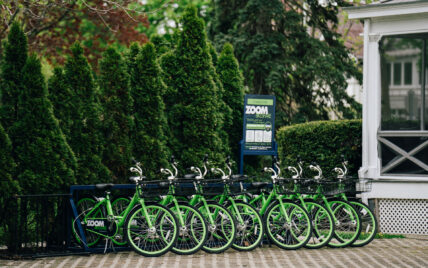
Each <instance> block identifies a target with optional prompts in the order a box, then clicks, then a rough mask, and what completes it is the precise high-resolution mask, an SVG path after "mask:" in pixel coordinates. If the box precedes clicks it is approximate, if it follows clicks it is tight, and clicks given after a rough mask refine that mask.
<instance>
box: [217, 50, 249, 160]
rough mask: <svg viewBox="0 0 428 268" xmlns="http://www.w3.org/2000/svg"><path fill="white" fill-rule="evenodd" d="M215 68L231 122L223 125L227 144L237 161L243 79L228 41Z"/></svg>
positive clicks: (240, 136) (240, 135)
mask: <svg viewBox="0 0 428 268" xmlns="http://www.w3.org/2000/svg"><path fill="white" fill-rule="evenodd" d="M216 68H217V73H218V75H219V77H220V80H221V82H222V84H223V89H224V90H223V100H224V102H225V103H226V105H227V106H228V107H230V110H231V115H230V116H231V122H230V123H229V124H228V125H227V126H225V131H226V132H227V133H228V134H229V146H230V148H231V151H232V155H233V158H234V159H235V161H236V162H238V158H239V141H240V140H241V139H242V110H243V105H244V79H243V77H242V74H241V72H240V70H239V64H238V61H237V60H236V58H235V56H234V54H233V47H232V45H231V44H230V43H226V44H225V45H224V46H223V50H222V51H221V54H220V57H219V58H218V62H217V66H216Z"/></svg>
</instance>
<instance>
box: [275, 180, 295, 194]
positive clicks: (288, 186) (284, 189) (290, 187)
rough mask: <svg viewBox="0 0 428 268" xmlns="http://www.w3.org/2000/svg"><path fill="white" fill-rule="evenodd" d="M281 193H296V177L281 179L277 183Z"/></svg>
mask: <svg viewBox="0 0 428 268" xmlns="http://www.w3.org/2000/svg"><path fill="white" fill-rule="evenodd" d="M277 185H278V187H277V189H278V193H279V194H294V193H296V191H295V189H296V186H297V185H296V184H295V180H294V179H284V178H283V179H279V180H278V183H277Z"/></svg>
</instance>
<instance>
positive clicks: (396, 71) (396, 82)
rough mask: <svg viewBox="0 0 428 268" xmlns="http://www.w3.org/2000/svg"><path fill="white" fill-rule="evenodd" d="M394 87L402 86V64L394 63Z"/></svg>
mask: <svg viewBox="0 0 428 268" xmlns="http://www.w3.org/2000/svg"><path fill="white" fill-rule="evenodd" d="M394 85H398V86H399V85H401V63H400V62H399V63H394Z"/></svg>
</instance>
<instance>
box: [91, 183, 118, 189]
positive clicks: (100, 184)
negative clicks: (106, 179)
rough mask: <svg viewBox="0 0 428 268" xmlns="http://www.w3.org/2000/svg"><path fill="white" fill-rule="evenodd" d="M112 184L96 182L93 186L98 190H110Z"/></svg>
mask: <svg viewBox="0 0 428 268" xmlns="http://www.w3.org/2000/svg"><path fill="white" fill-rule="evenodd" d="M113 186H114V184H113V183H98V184H95V188H97V189H98V190H110V189H111V188H112V187H113Z"/></svg>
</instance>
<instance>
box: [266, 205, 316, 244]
mask: <svg viewBox="0 0 428 268" xmlns="http://www.w3.org/2000/svg"><path fill="white" fill-rule="evenodd" d="M264 223H265V227H266V234H267V235H268V237H269V239H270V240H271V241H272V242H273V243H274V244H275V245H277V246H278V247H280V248H282V249H298V248H300V247H303V246H304V245H305V244H306V243H307V242H308V240H309V239H310V237H311V233H312V224H311V220H310V218H309V215H308V213H307V212H306V210H305V209H304V208H303V207H301V206H300V205H297V204H295V203H293V202H291V201H286V200H283V201H282V203H280V202H275V203H273V204H272V205H271V206H270V207H269V208H268V209H267V211H266V213H265V217H264Z"/></svg>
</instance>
